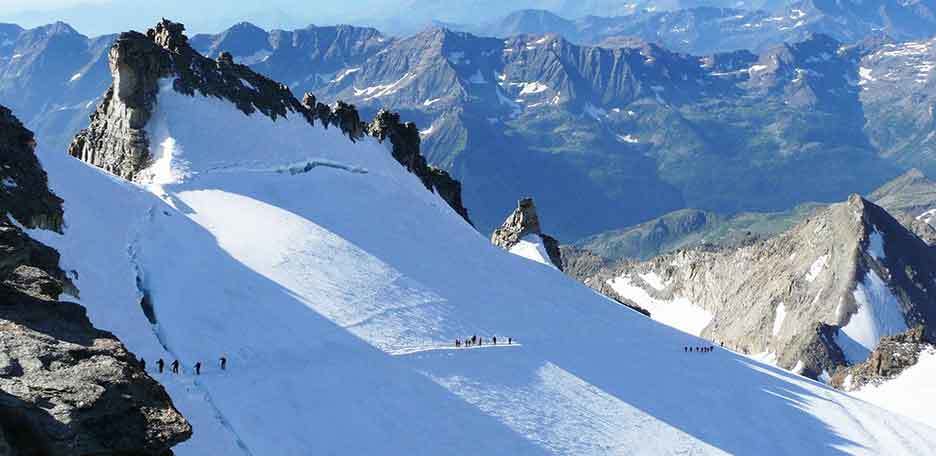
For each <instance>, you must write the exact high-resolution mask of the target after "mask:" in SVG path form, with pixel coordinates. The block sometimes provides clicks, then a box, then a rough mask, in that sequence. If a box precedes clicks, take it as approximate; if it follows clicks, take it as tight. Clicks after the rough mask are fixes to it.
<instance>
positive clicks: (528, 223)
mask: <svg viewBox="0 0 936 456" xmlns="http://www.w3.org/2000/svg"><path fill="white" fill-rule="evenodd" d="M531 235H533V236H538V237H539V238H540V239H542V241H543V245H544V246H545V247H546V253H547V254H548V255H549V260H550V261H551V262H552V264H553V265H555V266H556V267H557V268H559V269H560V270H561V269H562V254H561V253H560V251H559V242H558V241H557V240H556V239H554V238H552V237H551V236H548V235H545V234H543V232H542V229H541V228H540V221H539V215H538V214H537V213H536V204H535V203H534V202H533V198H522V199H520V201H518V202H517V208H516V209H514V211H513V213H511V214H510V216H509V217H507V220H505V221H504V224H503V225H501V227H500V228H498V229H496V230H494V233H493V234H492V235H491V243H493V244H494V245H496V246H498V247H500V248H502V249H504V250H510V249H511V248H512V247H514V246H515V245H517V244H518V243H519V242H520V241H521V240H523V239H524V238H526V237H527V236H531Z"/></svg>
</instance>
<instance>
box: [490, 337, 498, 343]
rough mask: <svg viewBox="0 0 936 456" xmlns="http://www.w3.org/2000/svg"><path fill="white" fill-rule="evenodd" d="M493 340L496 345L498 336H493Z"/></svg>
mask: <svg viewBox="0 0 936 456" xmlns="http://www.w3.org/2000/svg"><path fill="white" fill-rule="evenodd" d="M491 340H492V341H493V342H494V345H497V336H493V337H491Z"/></svg>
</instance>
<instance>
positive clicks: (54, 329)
mask: <svg viewBox="0 0 936 456" xmlns="http://www.w3.org/2000/svg"><path fill="white" fill-rule="evenodd" d="M0 113H2V114H3V115H2V116H0V151H2V152H3V153H2V154H0V169H2V170H3V171H2V172H5V173H7V175H6V176H7V177H9V178H10V179H13V180H14V181H15V182H17V183H19V184H20V185H19V186H18V187H16V190H17V193H16V194H15V195H13V196H9V195H4V197H3V199H0V211H2V212H3V216H2V217H0V252H2V254H0V454H5V455H6V454H9V455H36V454H42V455H62V456H65V455H69V456H70V455H77V454H81V455H84V454H95V455H115V456H116V455H129V454H134V455H154V456H155V455H161V456H162V455H167V454H171V448H172V446H173V445H175V444H177V443H179V442H182V441H184V440H186V439H187V438H188V437H189V436H190V435H191V432H192V430H191V427H190V426H189V424H188V423H187V422H186V420H185V419H184V418H183V417H182V415H181V414H179V412H178V411H177V410H176V409H175V408H174V407H173V405H172V401H171V400H170V398H169V396H168V395H167V394H166V392H165V390H164V389H163V388H162V386H160V385H159V384H158V383H157V382H156V381H155V380H153V379H152V378H150V377H149V376H148V375H147V374H146V372H145V371H144V370H143V369H142V366H140V365H139V363H138V362H137V361H136V359H135V358H134V356H133V355H132V354H131V353H129V352H128V351H127V349H126V348H125V347H124V346H123V344H121V342H120V341H119V340H117V338H116V337H114V335H113V334H111V333H108V332H105V331H101V330H99V329H96V328H94V327H93V326H92V325H91V322H90V321H89V320H88V317H87V315H86V314H85V310H84V308H83V307H81V306H80V305H78V304H74V303H70V302H61V301H58V299H59V296H60V295H61V294H62V293H63V292H65V291H67V292H68V293H70V294H72V295H77V294H78V291H77V290H75V289H74V287H73V286H72V284H71V282H70V281H69V280H68V278H67V277H66V274H65V273H64V272H63V271H62V270H61V269H60V268H59V265H58V264H59V255H58V252H56V251H55V250H53V249H52V248H50V247H48V246H45V245H43V244H41V243H39V242H36V241H35V240H33V239H31V238H30V237H29V236H28V235H27V234H26V233H25V232H24V231H23V230H22V229H20V228H19V227H18V226H16V225H14V224H13V223H11V222H9V221H7V217H6V214H12V215H14V216H15V217H16V219H17V220H20V221H21V222H22V223H23V224H25V225H28V226H33V227H43V228H51V229H61V227H62V223H61V220H62V208H61V200H59V199H58V198H57V197H55V195H54V194H52V193H51V192H50V191H49V189H48V187H47V186H46V184H45V179H46V177H45V173H44V172H43V171H42V169H41V168H40V167H39V163H38V161H37V160H36V159H35V156H31V157H27V156H26V155H25V154H26V151H27V150H28V149H29V148H30V147H31V146H30V145H31V143H32V141H31V138H32V134H31V133H29V132H28V131H26V130H25V129H24V128H23V127H22V125H21V124H20V123H19V122H18V121H16V120H15V118H13V117H12V116H11V115H9V111H7V110H6V109H5V108H0ZM24 140H25V147H26V149H24V148H23V147H24ZM8 151H10V153H7V152H8ZM28 153H29V155H31V154H32V151H31V150H29V151H28Z"/></svg>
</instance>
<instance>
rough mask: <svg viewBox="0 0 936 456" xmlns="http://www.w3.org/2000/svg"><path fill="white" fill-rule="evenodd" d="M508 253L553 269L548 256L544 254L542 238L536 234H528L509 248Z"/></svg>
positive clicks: (544, 246) (544, 247) (544, 248)
mask: <svg viewBox="0 0 936 456" xmlns="http://www.w3.org/2000/svg"><path fill="white" fill-rule="evenodd" d="M510 253H512V254H514V255H519V256H522V257H523V258H526V259H528V260H533V261H535V262H537V263H542V264H545V265H547V266H551V267H555V266H553V264H552V261H549V254H548V253H547V252H546V245H545V244H543V238H542V237H540V235H538V234H528V235H526V236H524V237H523V239H520V242H518V243H516V244H515V245H514V246H513V247H511V248H510Z"/></svg>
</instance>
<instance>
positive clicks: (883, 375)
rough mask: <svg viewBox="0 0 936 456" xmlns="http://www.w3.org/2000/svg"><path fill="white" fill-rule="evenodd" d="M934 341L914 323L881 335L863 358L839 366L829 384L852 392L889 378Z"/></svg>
mask: <svg viewBox="0 0 936 456" xmlns="http://www.w3.org/2000/svg"><path fill="white" fill-rule="evenodd" d="M934 342H936V341H934V340H933V337H932V336H931V335H930V334H929V333H928V331H927V330H926V327H924V326H917V327H915V328H912V329H910V330H907V331H906V332H904V333H901V334H897V335H894V336H887V337H882V338H881V342H880V344H878V347H877V348H876V349H875V350H874V352H872V353H871V356H869V357H868V360H867V361H865V362H863V363H860V364H856V365H854V366H850V367H847V368H842V369H839V370H838V371H836V372H835V375H833V376H832V381H831V382H830V383H831V384H832V386H834V387H836V388H840V389H844V390H846V391H854V390H858V389H861V388H862V387H863V386H865V385H868V384H878V383H881V382H883V381H886V380H889V379H892V378H894V377H896V376H897V375H899V374H900V373H901V372H903V371H904V370H905V369H907V368H908V367H910V366H913V365H914V364H916V363H917V361H918V360H919V359H920V353H921V352H923V351H924V350H932V349H934V348H936V347H934V345H933V344H934Z"/></svg>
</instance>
